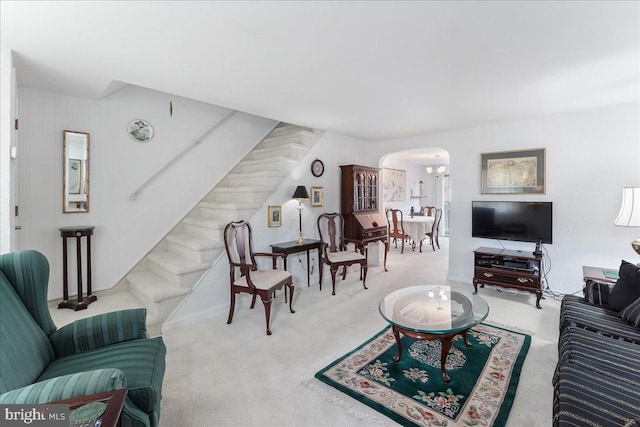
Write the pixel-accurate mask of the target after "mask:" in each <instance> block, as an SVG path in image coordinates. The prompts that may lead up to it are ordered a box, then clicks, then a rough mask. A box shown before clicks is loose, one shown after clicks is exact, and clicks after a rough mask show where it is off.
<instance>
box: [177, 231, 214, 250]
mask: <svg viewBox="0 0 640 427" xmlns="http://www.w3.org/2000/svg"><path fill="white" fill-rule="evenodd" d="M166 239H167V241H169V242H171V243H175V244H176V245H180V246H184V247H186V248H190V249H194V250H197V251H206V250H211V249H219V248H224V242H222V241H220V240H214V239H207V238H205V237H201V236H196V235H195V234H189V233H176V234H169V235H167V237H166Z"/></svg>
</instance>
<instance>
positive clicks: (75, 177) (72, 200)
mask: <svg viewBox="0 0 640 427" xmlns="http://www.w3.org/2000/svg"><path fill="white" fill-rule="evenodd" d="M63 145H64V146H63V150H62V151H63V155H62V162H63V190H62V191H63V193H62V212H64V213H83V212H89V133H87V132H76V131H70V130H65V131H64V135H63Z"/></svg>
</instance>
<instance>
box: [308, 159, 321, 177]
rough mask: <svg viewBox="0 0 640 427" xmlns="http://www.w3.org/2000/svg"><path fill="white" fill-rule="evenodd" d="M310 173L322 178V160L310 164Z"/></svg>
mask: <svg viewBox="0 0 640 427" xmlns="http://www.w3.org/2000/svg"><path fill="white" fill-rule="evenodd" d="M311 173H312V174H313V176H322V174H323V173H324V163H322V160H320V159H315V160H314V161H313V162H311Z"/></svg>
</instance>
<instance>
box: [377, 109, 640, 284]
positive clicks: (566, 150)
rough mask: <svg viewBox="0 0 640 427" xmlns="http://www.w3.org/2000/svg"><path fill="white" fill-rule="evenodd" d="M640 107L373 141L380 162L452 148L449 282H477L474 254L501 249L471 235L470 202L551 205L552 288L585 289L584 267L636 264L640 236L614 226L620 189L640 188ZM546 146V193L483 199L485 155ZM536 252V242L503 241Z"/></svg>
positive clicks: (587, 111) (631, 230) (598, 110)
mask: <svg viewBox="0 0 640 427" xmlns="http://www.w3.org/2000/svg"><path fill="white" fill-rule="evenodd" d="M638 113H639V110H638V105H637V104H624V105H618V106H613V107H603V108H596V109H590V110H585V111H580V112H576V113H570V114H558V115H554V116H549V117H541V118H533V119H529V120H522V121H517V122H510V123H503V124H496V125H492V126H483V127H477V128H473V129H464V130H459V131H453V132H445V133H440V134H435V135H425V136H419V137H412V138H405V139H400V140H394V141H385V142H379V143H375V144H371V148H370V150H369V152H370V154H371V155H373V156H375V157H377V158H378V159H381V158H383V157H384V156H385V155H386V154H388V153H390V152H394V151H401V150H406V149H413V148H429V147H440V148H443V149H445V150H447V151H449V155H450V164H449V168H450V173H451V197H452V199H451V237H450V244H449V248H450V249H449V251H450V254H449V276H448V277H449V279H451V280H455V281H461V282H465V283H471V279H472V277H473V250H474V249H476V248H477V247H479V246H493V247H500V246H499V245H500V243H499V242H498V241H495V240H487V239H475V238H472V237H471V201H472V200H540V201H550V202H553V209H554V212H553V221H554V224H553V233H554V235H553V241H554V243H553V244H552V245H545V248H546V249H547V251H548V254H549V260H550V262H547V264H546V266H545V269H549V270H550V272H549V274H548V284H549V286H550V287H551V288H552V289H553V290H557V291H560V292H565V293H572V292H576V291H579V290H580V289H581V287H582V268H581V267H582V266H583V265H594V266H603V267H611V268H617V267H618V266H619V265H620V261H621V259H626V260H629V261H632V262H638V256H637V254H635V253H634V252H633V250H632V249H631V247H630V241H631V240H633V238H635V237H636V236H637V235H638V234H639V231H638V230H635V229H628V228H620V227H616V226H614V225H613V220H614V219H615V217H616V215H617V213H618V209H619V207H620V202H621V189H622V187H625V186H640V143H639V141H640V132H639V119H638ZM530 148H546V194H544V195H510V196H502V195H481V194H480V182H479V179H480V153H483V152H492V151H508V150H519V149H530ZM502 243H503V244H504V246H505V247H507V248H512V249H521V250H526V251H533V249H534V245H533V244H531V243H517V242H506V241H505V242H502Z"/></svg>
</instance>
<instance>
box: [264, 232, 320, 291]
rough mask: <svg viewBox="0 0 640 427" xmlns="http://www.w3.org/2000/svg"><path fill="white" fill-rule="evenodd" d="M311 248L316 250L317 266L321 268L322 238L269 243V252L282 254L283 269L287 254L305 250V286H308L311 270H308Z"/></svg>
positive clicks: (285, 267)
mask: <svg viewBox="0 0 640 427" xmlns="http://www.w3.org/2000/svg"><path fill="white" fill-rule="evenodd" d="M313 249H317V250H318V268H322V265H321V264H320V256H321V251H322V240H317V239H305V241H304V243H298V242H297V241H296V240H292V241H291V242H282V243H274V244H272V245H271V252H272V253H274V254H284V269H285V271H286V270H287V255H289V254H293V253H297V252H307V286H310V284H309V283H310V281H311V278H310V277H311V272H310V270H309V252H310V251H311V250H313Z"/></svg>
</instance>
